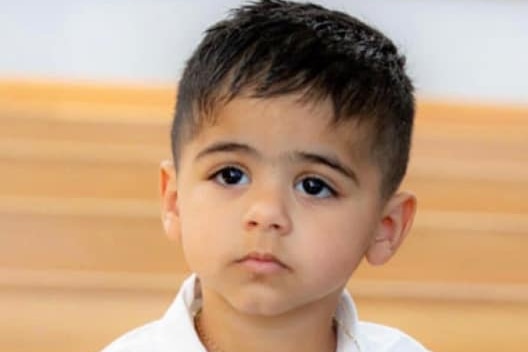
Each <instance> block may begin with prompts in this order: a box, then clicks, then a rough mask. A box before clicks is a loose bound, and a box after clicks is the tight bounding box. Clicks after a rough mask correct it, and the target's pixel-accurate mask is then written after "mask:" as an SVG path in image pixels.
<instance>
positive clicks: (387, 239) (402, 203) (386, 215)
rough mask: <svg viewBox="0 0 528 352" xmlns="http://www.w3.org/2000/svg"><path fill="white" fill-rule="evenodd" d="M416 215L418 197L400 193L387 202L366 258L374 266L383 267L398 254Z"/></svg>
mask: <svg viewBox="0 0 528 352" xmlns="http://www.w3.org/2000/svg"><path fill="white" fill-rule="evenodd" d="M415 213H416V197H415V196H414V195H413V194H411V193H408V192H401V193H398V194H396V195H394V196H392V198H391V199H390V200H389V201H388V202H387V204H386V205H385V208H384V210H383V212H382V217H381V219H380V223H379V224H378V228H377V230H376V233H375V234H374V238H373V240H372V243H371V244H370V246H369V248H368V249H367V253H366V257H367V260H368V262H369V263H370V264H372V265H382V264H385V263H386V262H387V261H389V259H390V258H392V256H393V255H394V254H395V253H396V251H397V250H398V248H399V247H400V245H401V244H402V243H403V241H404V239H405V237H406V236H407V234H408V233H409V230H410V229H411V226H412V222H413V219H414V214H415Z"/></svg>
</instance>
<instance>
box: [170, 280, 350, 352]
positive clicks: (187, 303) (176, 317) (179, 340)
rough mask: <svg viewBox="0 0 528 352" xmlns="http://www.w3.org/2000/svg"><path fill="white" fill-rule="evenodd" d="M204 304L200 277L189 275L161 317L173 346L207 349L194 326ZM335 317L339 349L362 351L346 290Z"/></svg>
mask: <svg viewBox="0 0 528 352" xmlns="http://www.w3.org/2000/svg"><path fill="white" fill-rule="evenodd" d="M201 304H202V297H201V290H200V284H199V279H198V277H197V276H196V275H195V274H192V275H191V276H190V277H189V278H187V279H186V280H185V281H184V282H183V284H182V286H181V288H180V291H179V293H178V296H177V297H176V299H175V300H174V302H173V303H172V304H171V306H170V307H169V309H168V310H167V312H166V313H165V315H164V316H163V318H162V319H161V323H162V329H163V331H164V333H163V334H164V335H166V336H165V338H167V339H170V340H171V342H170V345H172V346H173V347H174V350H175V351H178V350H181V349H178V348H176V347H177V346H178V347H181V348H186V349H185V350H191V349H190V348H192V351H197V352H198V351H200V352H206V350H205V348H204V347H203V345H202V343H201V342H200V339H199V338H198V336H197V334H196V331H195V329H194V315H195V314H196V312H197V311H198V310H199V309H200V307H201ZM335 320H336V322H337V331H338V334H337V352H345V351H346V352H359V351H360V346H359V342H358V337H357V330H358V329H357V325H358V315H357V310H356V306H355V304H354V301H353V300H352V297H351V296H350V294H349V293H348V292H347V291H346V290H344V291H343V293H342V294H341V298H340V300H339V303H338V306H337V309H336V314H335Z"/></svg>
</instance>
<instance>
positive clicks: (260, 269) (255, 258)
mask: <svg viewBox="0 0 528 352" xmlns="http://www.w3.org/2000/svg"><path fill="white" fill-rule="evenodd" d="M236 263H237V264H240V265H241V266H242V267H244V268H245V269H247V270H249V271H251V272H254V273H258V274H274V273H279V272H281V271H284V270H290V268H289V267H288V266H287V265H286V264H284V263H283V262H282V261H280V260H279V259H278V258H277V257H275V256H274V255H273V254H271V253H259V252H251V253H249V254H247V255H246V256H244V257H242V258H240V259H238V260H237V261H236Z"/></svg>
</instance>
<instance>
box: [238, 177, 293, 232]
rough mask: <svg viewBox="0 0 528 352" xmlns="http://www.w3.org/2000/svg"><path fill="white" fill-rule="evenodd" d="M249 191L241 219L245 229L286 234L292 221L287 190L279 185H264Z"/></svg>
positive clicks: (290, 227)
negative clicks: (247, 202) (246, 206)
mask: <svg viewBox="0 0 528 352" xmlns="http://www.w3.org/2000/svg"><path fill="white" fill-rule="evenodd" d="M250 193H251V194H249V195H248V196H249V197H250V199H249V206H248V208H247V210H246V213H245V215H244V219H243V222H244V227H245V229H246V231H248V232H255V231H258V232H266V233H275V234H279V235H286V234H288V233H289V232H290V231H291V229H292V221H291V218H290V215H289V211H288V199H287V191H285V190H281V189H280V188H279V187H266V188H263V189H259V190H254V191H253V192H250Z"/></svg>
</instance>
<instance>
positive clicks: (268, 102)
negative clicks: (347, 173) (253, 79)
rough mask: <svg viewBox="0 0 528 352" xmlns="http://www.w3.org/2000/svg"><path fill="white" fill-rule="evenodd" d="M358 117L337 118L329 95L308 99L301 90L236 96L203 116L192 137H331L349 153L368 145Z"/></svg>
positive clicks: (320, 140)
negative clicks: (274, 94) (327, 97)
mask: <svg viewBox="0 0 528 352" xmlns="http://www.w3.org/2000/svg"><path fill="white" fill-rule="evenodd" d="M360 120H361V119H360V118H355V117H352V118H349V119H340V120H339V121H337V120H336V118H335V116H334V110H333V106H332V104H331V102H330V100H329V99H319V100H307V99H305V97H304V96H303V95H300V94H290V95H281V96H276V97H266V98H255V97H249V96H239V97H235V98H233V99H232V100H230V101H229V102H227V103H225V104H220V106H217V108H215V109H214V112H213V113H212V114H211V115H210V116H208V117H207V118H203V119H202V122H201V123H200V126H199V127H198V128H197V130H196V133H195V135H194V138H193V139H197V140H201V141H204V139H207V138H211V137H212V134H214V133H215V132H216V133H223V134H227V135H231V136H238V137H240V138H243V137H244V136H247V135H248V134H250V133H253V134H256V135H259V136H267V137H268V138H269V139H270V142H271V140H273V139H274V137H276V136H284V135H286V136H291V137H301V136H302V137H303V139H304V140H305V141H309V142H311V143H319V144H324V143H325V142H328V141H331V142H332V143H331V144H341V145H342V146H346V147H347V148H346V149H347V150H348V151H349V152H350V153H352V154H358V153H359V154H363V153H366V152H368V150H369V149H370V148H369V140H370V128H368V126H366V124H361V123H359V121H360ZM296 139H299V138H296ZM292 142H293V140H292ZM337 142H339V143H337ZM359 154H358V155H356V156H357V157H359V156H360V155H359Z"/></svg>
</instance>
